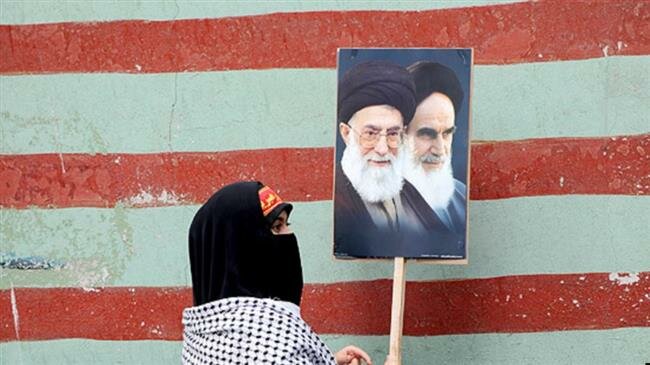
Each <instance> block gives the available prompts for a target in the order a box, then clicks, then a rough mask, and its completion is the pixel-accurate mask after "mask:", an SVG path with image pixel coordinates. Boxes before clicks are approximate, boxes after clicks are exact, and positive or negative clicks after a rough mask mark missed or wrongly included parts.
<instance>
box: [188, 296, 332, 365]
mask: <svg viewBox="0 0 650 365" xmlns="http://www.w3.org/2000/svg"><path fill="white" fill-rule="evenodd" d="M183 325H184V326H185V329H184V330H183V364H242V365H243V364H255V365H258V364H282V365H284V364H314V365H320V364H323V365H332V364H336V362H335V360H334V356H333V355H332V353H331V351H330V350H329V349H328V348H327V346H325V344H324V343H323V342H322V341H321V340H320V339H319V338H318V336H317V335H316V334H315V333H314V332H313V331H312V330H311V328H310V327H309V325H307V323H305V321H303V320H302V318H300V316H298V315H296V314H294V313H292V312H291V311H290V310H289V309H287V308H285V307H284V306H283V305H281V304H280V303H278V302H277V301H274V300H271V299H258V298H248V297H235V298H227V299H221V300H216V301H213V302H209V303H206V304H203V305H200V306H196V307H191V308H187V309H185V310H184V311H183Z"/></svg>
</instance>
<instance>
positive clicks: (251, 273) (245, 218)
mask: <svg viewBox="0 0 650 365" xmlns="http://www.w3.org/2000/svg"><path fill="white" fill-rule="evenodd" d="M292 208H293V207H292V205H291V204H288V203H285V202H283V201H282V199H280V197H279V196H278V195H277V194H276V193H275V192H273V190H271V189H270V188H268V187H266V186H264V185H262V184H261V183H259V182H239V183H235V184H232V185H228V186H226V187H224V188H222V189H221V190H219V191H217V192H216V193H215V194H214V195H213V196H212V197H211V198H210V199H209V200H208V201H207V202H206V203H205V204H204V205H203V206H202V207H201V208H200V209H199V211H198V212H197V213H196V215H195V216H194V220H193V221H192V225H191V226H190V232H189V249H190V264H191V269H192V290H193V294H194V306H193V307H191V308H186V309H185V310H184V311H183V325H184V326H185V329H184V331H183V363H184V364H338V365H342V364H359V362H360V361H361V360H362V359H363V360H364V361H366V362H367V363H368V364H371V361H370V358H369V357H368V355H367V354H366V353H365V352H363V351H362V350H361V349H359V348H357V347H354V346H347V347H345V348H344V349H342V350H341V351H339V352H337V353H336V355H332V353H331V351H330V350H329V349H328V348H327V347H326V346H325V344H323V342H322V341H321V340H320V339H319V338H318V336H317V335H316V334H315V333H314V332H313V331H312V330H311V328H310V327H309V325H307V323H305V322H304V321H303V320H302V318H301V317H300V307H299V306H300V298H301V294H302V287H303V280H302V267H301V265H300V253H299V250H298V242H297V241H296V237H295V236H294V235H293V233H291V231H290V229H289V222H288V218H289V214H290V213H291V210H292Z"/></svg>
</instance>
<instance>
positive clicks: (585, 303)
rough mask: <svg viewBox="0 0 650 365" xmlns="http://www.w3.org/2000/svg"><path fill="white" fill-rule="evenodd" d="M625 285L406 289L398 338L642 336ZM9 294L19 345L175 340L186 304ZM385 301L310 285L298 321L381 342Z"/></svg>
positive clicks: (646, 289) (648, 287)
mask: <svg viewBox="0 0 650 365" xmlns="http://www.w3.org/2000/svg"><path fill="white" fill-rule="evenodd" d="M621 276H622V275H621ZM628 278H633V277H630V276H629V277H628ZM630 281H632V283H630V284H627V285H624V284H622V283H621V282H619V281H616V280H610V277H609V274H606V273H590V274H562V275H530V276H508V277H500V278H490V279H470V280H452V281H426V282H409V283H407V287H406V308H405V318H404V334H405V335H407V336H431V335H443V334H471V333H488V332H497V333H513V332H546V331H564V330H581V329H591V330H593V329H601V330H602V329H611V328H621V327H650V294H648V293H650V272H644V273H640V274H638V280H636V281H635V280H630ZM14 290H15V298H16V313H17V316H16V317H17V318H18V335H19V337H20V340H47V339H57V338H92V339H98V340H145V339H152V340H179V339H181V332H182V325H181V312H182V309H183V308H184V307H187V306H189V305H190V304H191V295H192V294H191V290H190V289H186V288H103V289H96V290H93V291H87V290H84V289H80V288H51V289H40V288H17V289H14ZM390 292H391V282H390V280H376V281H366V282H347V283H334V284H309V285H307V286H306V287H305V290H304V292H303V305H302V308H303V309H302V313H303V317H304V318H305V320H306V321H307V322H308V323H310V324H311V325H312V327H313V328H314V330H315V331H316V332H317V333H320V334H353V335H386V334H388V331H389V323H390V321H389V319H390V318H389V317H390V298H391V295H390ZM0 319H1V320H2V322H1V323H2V326H1V328H0V341H14V340H16V339H17V338H16V328H15V321H14V316H13V313H12V304H11V291H10V290H3V291H0Z"/></svg>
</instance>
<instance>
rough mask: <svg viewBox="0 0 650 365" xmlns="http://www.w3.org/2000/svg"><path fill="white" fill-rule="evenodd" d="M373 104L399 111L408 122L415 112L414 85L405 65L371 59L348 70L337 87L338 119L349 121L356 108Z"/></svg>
mask: <svg viewBox="0 0 650 365" xmlns="http://www.w3.org/2000/svg"><path fill="white" fill-rule="evenodd" d="M372 105H390V106H392V107H394V108H395V109H397V110H399V112H400V113H401V114H402V117H403V118H404V125H407V124H408V123H409V122H410V121H411V118H413V114H414V113H415V85H414V84H413V79H412V78H411V75H410V74H409V73H408V71H406V69H405V68H403V67H401V66H398V65H396V64H394V63H390V62H385V61H370V62H364V63H360V64H358V65H355V66H354V67H352V68H351V69H350V70H348V71H347V72H346V73H345V75H344V76H343V79H342V80H341V82H339V90H338V121H339V123H347V122H348V121H349V120H350V118H352V115H354V113H356V112H357V111H359V110H361V109H363V108H365V107H368V106H372Z"/></svg>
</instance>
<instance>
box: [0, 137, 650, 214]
mask: <svg viewBox="0 0 650 365" xmlns="http://www.w3.org/2000/svg"><path fill="white" fill-rule="evenodd" d="M472 156H473V157H472V169H471V198H472V199H473V200H486V199H503V198H512V197H523V196H540V195H564V194H620V195H650V134H645V135H640V136H631V137H613V138H584V139H579V138H564V139H537V140H524V141H511V142H493V143H478V144H474V145H473V146H472ZM332 163H333V151H332V149H331V148H295V149H287V148H282V149H267V150H243V151H230V152H214V153H161V154H108V155H88V154H62V155H58V154H43V155H2V156H0V181H2V184H0V206H2V207H11V208H26V207H29V206H38V207H112V206H114V205H115V204H117V203H121V204H124V205H126V206H136V207H146V206H169V205H181V204H200V203H202V202H204V201H205V200H206V199H207V198H208V197H209V196H210V195H211V194H212V193H213V192H214V191H216V190H218V189H219V188H220V187H222V186H224V185H226V184H229V183H231V182H234V181H238V180H260V181H262V182H264V183H265V184H267V185H268V186H271V187H273V188H274V190H276V191H277V192H278V194H280V196H282V197H283V198H284V199H285V200H287V201H315V200H329V199H331V198H332V179H333V178H332Z"/></svg>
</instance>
